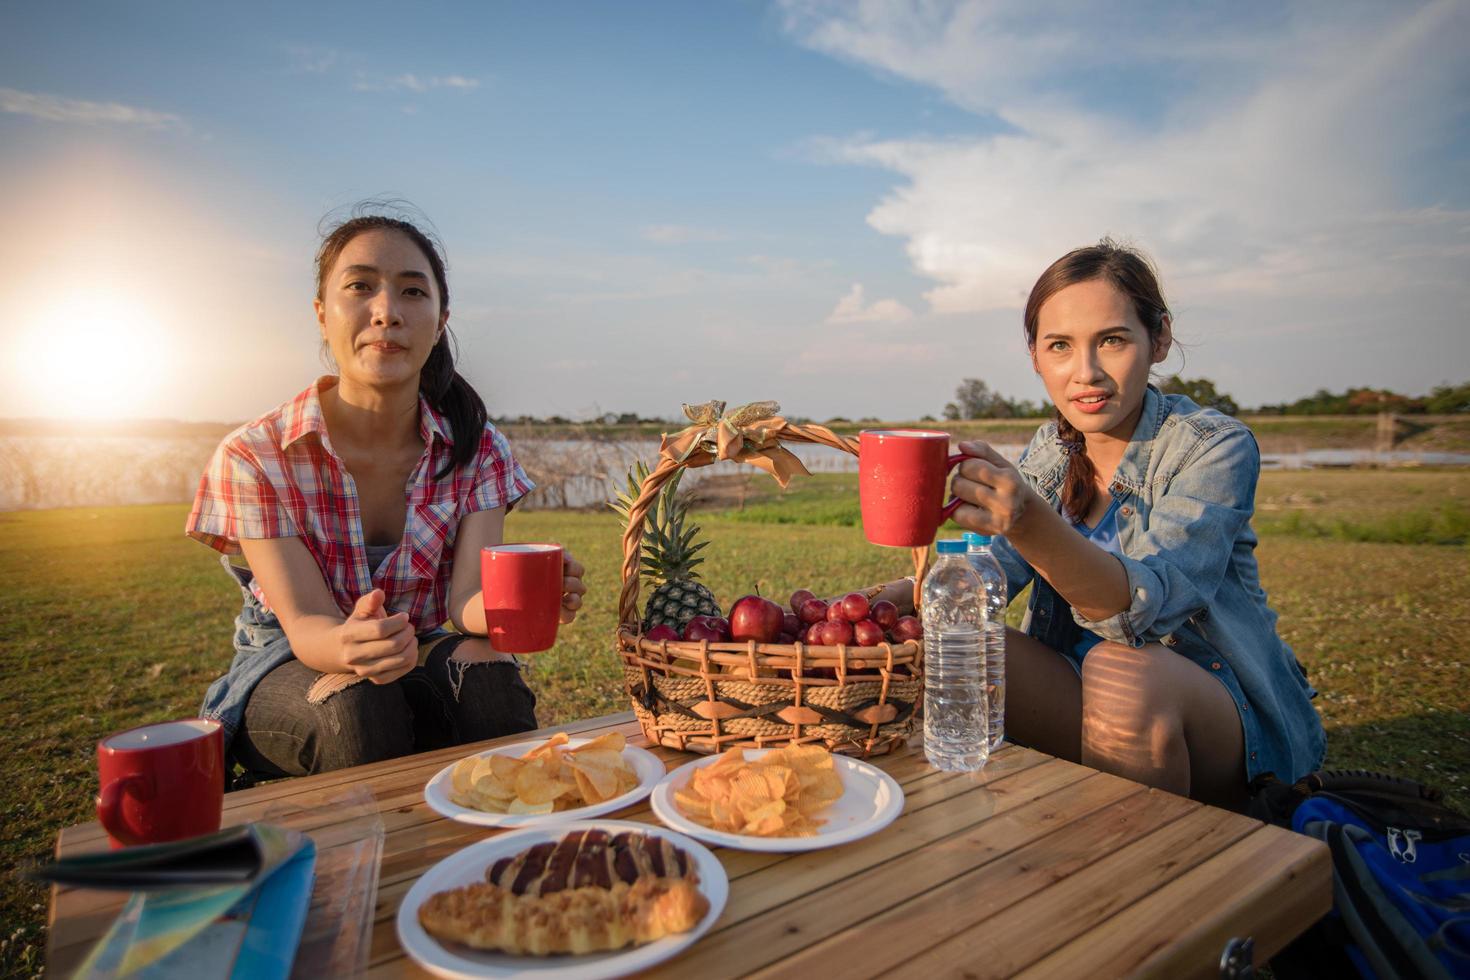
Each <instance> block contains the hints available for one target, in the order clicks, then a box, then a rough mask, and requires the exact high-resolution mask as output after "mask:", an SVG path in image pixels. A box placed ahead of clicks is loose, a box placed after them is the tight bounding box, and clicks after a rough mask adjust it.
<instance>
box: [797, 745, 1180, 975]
mask: <svg viewBox="0 0 1470 980" xmlns="http://www.w3.org/2000/svg"><path fill="white" fill-rule="evenodd" d="M1099 784H1100V785H1099ZM1083 785H1084V784H1079V786H1078V787H1077V788H1079V789H1080V788H1081V787H1082V786H1083ZM1085 785H1087V786H1089V787H1093V788H1094V789H1095V791H1098V792H1104V793H1105V795H1100V796H1097V797H1096V798H1095V799H1094V800H1087V801H1085V802H1084V800H1082V799H1078V800H1076V801H1073V800H1064V799H1059V798H1060V797H1062V796H1063V794H1061V793H1058V794H1055V795H1054V796H1053V797H1049V798H1047V800H1045V801H1043V802H1047V803H1053V805H1054V806H1055V807H1056V809H1055V810H1054V811H1052V813H1051V814H1050V819H1042V820H1038V819H1028V818H1029V817H1031V815H1030V814H1026V813H1018V814H1016V816H1015V817H1014V819H1015V820H1016V821H1017V823H1018V824H1019V827H1018V831H1019V833H1020V834H1023V835H1025V839H1022V838H1021V837H1014V838H1012V839H1009V840H1002V841H1000V842H998V846H997V845H995V844H991V845H988V846H981V847H979V848H977V847H976V846H975V845H976V844H977V843H981V842H983V841H984V837H983V836H982V834H994V831H993V830H991V829H990V827H989V825H988V824H982V825H980V827H978V828H976V831H975V832H974V833H972V834H967V835H961V836H960V837H959V838H957V839H955V840H952V841H945V842H943V844H942V845H941V846H940V847H937V848H931V849H929V850H928V851H926V852H925V853H924V854H923V855H916V856H915V857H914V858H911V859H910V860H911V861H912V860H919V859H927V860H929V861H932V862H936V863H937V864H938V865H939V866H940V870H938V871H937V873H934V872H931V873H929V874H925V875H923V876H922V878H923V880H924V881H925V882H926V883H928V884H927V887H923V888H910V889H906V890H905V891H904V892H903V893H901V894H897V895H894V896H893V897H894V898H895V899H897V900H896V901H893V902H889V903H887V905H886V906H885V907H884V908H882V909H880V910H878V912H877V914H875V915H873V916H870V917H868V918H865V919H861V920H857V921H854V922H853V923H852V924H850V925H849V926H848V927H847V928H845V929H843V930H841V931H838V932H835V933H832V934H830V935H828V936H826V937H825V938H822V940H821V941H820V942H817V943H814V944H813V945H811V946H810V947H808V948H806V949H803V950H801V951H800V952H799V953H797V954H795V955H792V956H788V957H785V958H783V959H782V960H781V961H780V962H779V963H776V964H775V969H774V970H772V971H770V972H772V973H775V972H784V971H785V970H787V969H788V968H790V969H802V968H806V969H816V968H818V967H819V965H821V966H820V968H821V969H822V970H824V971H825V970H828V969H833V970H835V971H837V972H838V973H840V974H843V975H847V974H853V975H857V976H874V975H877V974H879V973H883V972H886V971H888V970H902V971H903V972H912V973H913V974H914V975H916V976H923V975H925V970H924V968H923V967H919V966H915V965H913V962H912V961H913V960H914V959H915V957H916V956H921V955H922V954H923V952H924V950H926V949H932V947H933V945H934V944H939V943H942V942H943V940H944V939H946V938H947V937H950V936H953V935H955V934H956V933H959V932H963V931H965V930H967V929H969V928H971V927H973V926H975V925H977V924H981V923H984V922H985V920H986V919H987V918H988V917H989V916H991V915H992V914H993V913H994V912H995V911H996V910H998V909H1002V908H1005V907H1007V906H1008V905H1010V904H1012V903H1014V902H1017V901H1020V900H1021V899H1022V898H1025V897H1026V896H1028V895H1031V894H1033V893H1035V892H1038V891H1040V890H1042V889H1045V888H1046V887H1047V886H1048V885H1050V884H1051V883H1053V882H1055V881H1057V880H1060V879H1062V878H1064V877H1065V876H1067V875H1068V874H1071V873H1072V872H1074V871H1077V870H1078V869H1080V868H1083V867H1086V866H1087V864H1088V863H1089V862H1091V861H1093V860H1095V859H1096V857H1097V855H1098V854H1100V853H1106V852H1107V851H1108V850H1109V849H1111V848H1114V847H1118V846H1121V845H1122V844H1125V843H1127V842H1128V841H1130V840H1135V839H1137V838H1138V837H1141V836H1143V835H1145V834H1147V833H1148V832H1149V831H1151V830H1153V829H1155V828H1157V827H1159V826H1161V825H1163V824H1166V823H1168V822H1170V821H1173V820H1175V819H1177V818H1178V817H1180V816H1181V815H1183V814H1185V813H1188V812H1189V811H1190V809H1191V808H1195V809H1197V808H1198V806H1199V805H1198V804H1192V803H1190V802H1189V801H1187V800H1182V799H1180V798H1178V797H1172V798H1170V802H1169V803H1167V805H1164V806H1161V805H1160V804H1161V802H1164V801H1162V800H1160V799H1158V798H1156V797H1154V796H1152V795H1151V794H1150V793H1149V792H1148V791H1145V790H1143V789H1142V788H1141V787H1139V786H1138V785H1137V784H1135V783H1130V782H1128V781H1126V780H1121V779H1115V777H1109V776H1102V775H1100V774H1096V775H1094V776H1092V777H1090V778H1089V779H1088V780H1087V782H1086V784H1085ZM1104 801H1106V802H1104ZM1094 802H1104V805H1102V806H1090V805H1088V804H1090V803H1094ZM905 863H907V862H905ZM899 870H901V868H900V869H899ZM1042 921H1044V920H1042ZM1031 928H1032V929H1034V928H1035V927H1034V924H1033V926H1031ZM986 931H987V932H988V930H986ZM915 935H922V936H923V937H924V942H923V944H922V945H916V944H914V943H913V942H911V941H905V937H912V936H915ZM859 940H860V941H859Z"/></svg>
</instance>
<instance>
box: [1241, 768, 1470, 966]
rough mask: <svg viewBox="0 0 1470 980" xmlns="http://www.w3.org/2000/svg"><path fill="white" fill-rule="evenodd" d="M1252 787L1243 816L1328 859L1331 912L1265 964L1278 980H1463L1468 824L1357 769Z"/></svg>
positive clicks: (1469, 931) (1469, 927)
mask: <svg viewBox="0 0 1470 980" xmlns="http://www.w3.org/2000/svg"><path fill="white" fill-rule="evenodd" d="M1251 788H1252V798H1251V804H1250V808H1249V813H1250V814H1251V816H1254V817H1257V818H1258V819H1261V820H1264V821H1266V822H1268V823H1274V824H1278V825H1280V826H1284V827H1290V828H1291V829H1292V830H1295V831H1296V832H1297V833H1301V834H1306V835H1308V836H1310V837H1316V838H1317V839H1319V840H1322V841H1325V842H1326V843H1327V846H1328V848H1329V849H1330V850H1331V853H1332V891H1333V895H1332V912H1331V913H1329V914H1328V915H1327V916H1326V917H1325V918H1323V919H1322V921H1320V922H1318V923H1317V924H1316V925H1314V926H1313V927H1312V928H1311V929H1310V930H1308V931H1307V932H1306V933H1305V934H1304V935H1302V936H1301V937H1300V938H1299V939H1297V940H1296V941H1295V942H1293V943H1292V944H1291V945H1290V946H1288V947H1287V948H1286V949H1285V950H1283V951H1282V952H1281V953H1280V954H1278V955H1277V956H1276V957H1273V958H1272V960H1271V968H1272V971H1273V972H1274V973H1275V975H1276V976H1277V977H1280V978H1282V980H1291V978H1295V977H1319V976H1346V977H1352V976H1361V977H1366V978H1371V980H1392V978H1398V977H1404V978H1408V977H1431V978H1451V977H1470V819H1467V818H1466V817H1464V816H1463V815H1461V814H1459V813H1456V812H1455V811H1453V810H1450V809H1449V808H1448V807H1446V806H1445V805H1444V804H1443V802H1442V801H1443V798H1444V794H1442V793H1441V792H1440V791H1439V790H1437V789H1431V788H1430V787H1427V786H1423V785H1421V784H1419V783H1416V782H1413V781H1411V780H1407V779H1399V778H1397V777H1395V776H1385V775H1381V774H1378V773H1371V772H1361V771H1356V770H1354V771H1335V770H1326V771H1322V772H1314V773H1312V774H1311V775H1309V776H1306V777H1304V778H1302V779H1300V780H1298V781H1297V782H1296V783H1293V784H1291V785H1288V784H1286V783H1283V782H1281V781H1280V780H1279V779H1277V778H1276V777H1275V776H1274V775H1273V774H1271V773H1266V774H1264V775H1262V776H1260V777H1258V778H1257V780H1256V781H1255V783H1253V784H1252V787H1251Z"/></svg>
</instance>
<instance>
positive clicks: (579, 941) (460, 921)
mask: <svg viewBox="0 0 1470 980" xmlns="http://www.w3.org/2000/svg"><path fill="white" fill-rule="evenodd" d="M485 877H486V879H487V880H486V881H485V882H483V883H479V882H477V883H475V884H471V885H465V886H463V887H460V888H454V889H450V890H449V891H443V892H439V893H437V894H435V895H431V896H430V897H429V899H428V901H426V902H424V904H423V905H421V906H420V907H419V924H420V925H422V926H423V927H424V931H425V932H427V933H429V935H431V936H433V937H435V938H436V939H443V940H449V941H452V942H457V943H463V944H464V945H466V946H471V947H474V948H475V949H498V950H502V951H504V952H507V953H517V954H530V955H532V956H550V955H554V954H558V953H593V952H598V951H604V950H614V949H621V948H623V947H624V946H627V945H630V944H635V945H636V944H641V943H648V942H652V941H654V940H655V939H662V938H663V937H664V936H667V935H671V934H674V933H679V932H687V931H688V930H690V929H692V928H694V926H695V925H696V924H697V923H698V922H699V920H700V919H702V918H704V914H705V913H706V912H707V911H709V900H708V899H706V898H705V897H704V895H703V894H702V893H701V892H700V890H699V876H698V874H697V873H696V871H695V868H694V864H693V862H692V861H690V859H689V856H688V855H687V854H685V853H684V852H683V851H681V850H679V849H678V848H677V847H674V846H673V845H672V844H670V843H669V842H668V841H667V840H665V839H664V838H662V837H656V836H652V835H649V834H644V833H638V832H625V833H619V834H616V835H614V834H609V833H607V832H606V831H602V830H578V831H573V832H571V833H569V834H567V835H566V836H564V837H563V838H562V839H561V840H559V841H556V842H555V843H552V842H549V841H548V842H546V843H542V844H537V845H535V846H534V847H530V848H527V849H526V850H524V851H522V852H520V853H519V854H517V855H515V856H514V857H508V858H502V859H500V860H499V861H496V862H495V863H494V864H493V865H491V866H490V867H489V868H487V869H486V871H485Z"/></svg>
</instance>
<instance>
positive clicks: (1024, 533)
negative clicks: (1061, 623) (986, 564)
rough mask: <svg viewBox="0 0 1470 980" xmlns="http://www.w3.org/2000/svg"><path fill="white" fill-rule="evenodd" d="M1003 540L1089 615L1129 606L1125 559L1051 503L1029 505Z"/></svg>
mask: <svg viewBox="0 0 1470 980" xmlns="http://www.w3.org/2000/svg"><path fill="white" fill-rule="evenodd" d="M1006 540H1007V541H1009V542H1010V544H1011V546H1012V547H1014V548H1015V549H1016V551H1018V552H1019V553H1020V555H1021V557H1022V558H1024V559H1026V561H1027V562H1029V563H1030V565H1031V567H1032V568H1034V569H1035V570H1036V573H1037V574H1038V575H1040V576H1041V577H1042V578H1044V579H1046V580H1047V582H1049V583H1050V584H1051V587H1052V588H1054V589H1056V590H1057V593H1058V594H1059V595H1060V596H1061V597H1062V598H1063V599H1066V600H1067V602H1068V603H1069V604H1070V605H1071V606H1072V608H1073V609H1076V610H1077V611H1078V612H1079V613H1081V614H1082V615H1083V616H1084V617H1086V618H1087V619H1090V620H1094V621H1096V620H1103V619H1107V618H1108V617H1110V616H1116V615H1117V614H1118V613H1120V612H1123V611H1125V610H1126V609H1128V607H1129V606H1130V605H1131V602H1130V597H1129V594H1128V572H1127V571H1126V570H1125V569H1124V568H1123V563H1122V562H1120V561H1118V559H1117V557H1115V556H1114V555H1112V554H1110V553H1109V552H1107V551H1104V550H1103V549H1102V548H1099V547H1098V546H1097V545H1095V544H1093V543H1092V542H1091V541H1088V540H1087V539H1086V538H1085V537H1083V536H1082V535H1081V534H1079V533H1078V532H1077V530H1076V529H1075V528H1074V527H1072V525H1070V524H1068V523H1067V521H1066V519H1065V518H1063V517H1062V515H1061V514H1059V513H1057V512H1056V511H1054V510H1052V509H1051V508H1050V507H1030V508H1027V510H1026V513H1025V515H1024V517H1023V518H1022V519H1021V520H1020V521H1019V522H1018V523H1017V524H1016V525H1015V526H1014V527H1012V528H1011V529H1010V530H1009V531H1008V532H1007V534H1006Z"/></svg>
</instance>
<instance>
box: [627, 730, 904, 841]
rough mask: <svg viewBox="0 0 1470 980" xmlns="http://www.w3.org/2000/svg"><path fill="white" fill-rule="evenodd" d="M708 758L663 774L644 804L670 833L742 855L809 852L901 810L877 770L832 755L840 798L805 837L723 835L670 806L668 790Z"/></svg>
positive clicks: (887, 779)
mask: <svg viewBox="0 0 1470 980" xmlns="http://www.w3.org/2000/svg"><path fill="white" fill-rule="evenodd" d="M771 751H773V750H772V749H746V750H745V757H746V758H747V759H749V760H751V761H754V760H756V759H759V758H760V757H761V756H763V755H765V754H766V753H767V752H771ZM719 758H720V757H719V756H717V755H713V756H709V757H708V758H704V759H695V760H694V761H693V762H689V763H685V764H684V765H682V766H680V767H679V768H678V769H675V770H674V771H673V772H671V773H669V774H668V775H667V776H665V777H664V778H663V779H662V780H660V781H659V784H658V785H657V786H655V787H654V788H653V796H651V797H650V798H649V803H651V804H652V805H653V812H654V813H655V814H657V815H658V818H659V819H660V820H662V821H663V822H664V823H666V824H668V825H669V826H670V827H672V828H674V829H675V830H678V831H682V832H683V833H686V834H688V835H689V836H690V837H694V838H697V839H698V840H702V841H704V842H705V843H706V844H715V845H717V846H719V847H735V848H739V849H740V850H742V851H815V850H817V849H818V848H822V847H836V846H837V845H838V844H847V843H849V842H851V841H855V840H858V839H860V838H863V837H866V836H868V835H869V834H874V833H877V832H878V831H880V830H882V829H883V828H884V827H886V826H888V825H889V824H891V823H893V820H894V818H895V817H897V816H898V815H899V813H901V812H902V811H903V790H902V789H900V788H899V786H898V783H897V782H895V781H894V779H893V777H892V776H890V775H888V773H886V772H884V771H883V770H882V769H879V768H878V767H877V766H874V765H871V764H869V763H866V762H863V761H861V760H859V759H853V758H850V757H848V756H845V755H837V754H836V753H833V755H832V760H833V762H835V763H836V767H837V775H838V776H839V777H840V778H841V779H842V796H841V797H839V798H838V799H837V801H836V802H834V803H833V804H832V805H831V806H829V807H827V808H826V809H825V810H821V811H819V812H817V813H816V814H814V816H816V817H817V818H818V819H819V820H824V821H826V822H825V823H823V824H822V826H820V827H818V828H817V832H816V834H815V835H813V836H811V837H754V836H751V835H749V834H727V833H724V832H723V831H719V830H711V829H710V828H708V827H705V826H703V825H701V824H697V823H695V822H694V821H693V820H690V819H689V818H688V817H686V816H684V814H682V813H680V812H679V808H678V807H677V806H676V805H675V804H674V790H675V789H681V788H683V787H684V786H685V785H686V784H688V782H689V779H690V777H691V776H693V775H694V770H696V769H698V768H700V767H701V766H712V765H714V764H715V762H716V761H718V760H719Z"/></svg>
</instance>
